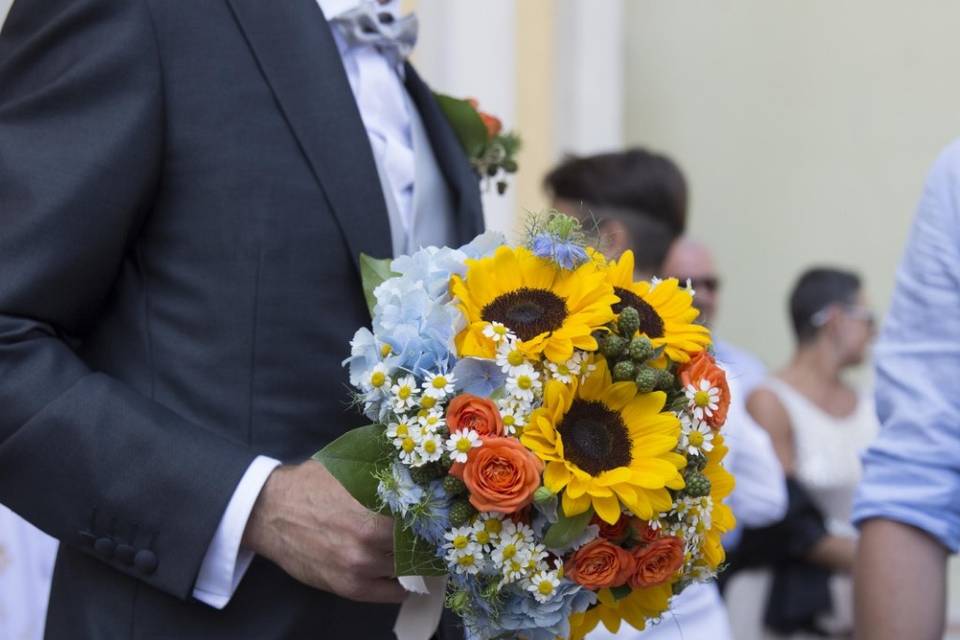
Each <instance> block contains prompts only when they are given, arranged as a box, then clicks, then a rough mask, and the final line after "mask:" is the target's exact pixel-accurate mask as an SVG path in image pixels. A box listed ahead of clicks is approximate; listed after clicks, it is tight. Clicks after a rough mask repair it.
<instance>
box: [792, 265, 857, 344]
mask: <svg viewBox="0 0 960 640" xmlns="http://www.w3.org/2000/svg"><path fill="white" fill-rule="evenodd" d="M861 286H862V284H861V281H860V276H858V275H857V274H856V273H853V272H852V271H846V270H843V269H836V268H833V267H816V268H813V269H808V270H806V271H804V272H803V274H802V275H801V276H800V278H799V279H798V280H797V282H796V284H795V285H793V291H792V292H791V293H790V320H791V322H792V323H793V332H794V335H795V336H796V338H797V342H798V343H801V344H802V343H804V342H808V341H809V340H812V339H813V338H815V337H816V335H817V333H818V332H819V330H820V327H819V326H817V323H816V322H815V320H814V316H816V315H817V313H818V312H821V311H823V310H824V309H826V308H828V307H829V306H830V305H834V304H852V303H853V302H854V300H855V299H856V297H857V294H858V293H859V292H860V289H861Z"/></svg>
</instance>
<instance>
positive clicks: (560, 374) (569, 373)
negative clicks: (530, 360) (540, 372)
mask: <svg viewBox="0 0 960 640" xmlns="http://www.w3.org/2000/svg"><path fill="white" fill-rule="evenodd" d="M583 357H584V356H583V352H582V351H574V352H573V357H571V358H570V359H569V360H567V361H566V362H564V363H563V364H557V363H556V362H550V361H547V369H549V370H550V377H551V378H553V379H554V380H556V381H558V382H562V383H563V384H570V383H571V382H573V380H574V379H575V378H576V377H577V376H579V375H580V369H581V368H582V367H583Z"/></svg>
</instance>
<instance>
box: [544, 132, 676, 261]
mask: <svg viewBox="0 0 960 640" xmlns="http://www.w3.org/2000/svg"><path fill="white" fill-rule="evenodd" d="M543 183H544V187H545V189H546V191H547V192H548V193H549V194H550V196H551V197H552V198H553V206H554V207H555V208H556V209H559V210H561V211H563V212H564V213H568V214H570V215H573V216H576V217H578V218H580V220H581V221H583V223H584V228H586V229H587V230H588V231H589V230H591V229H592V228H593V226H594V225H595V226H596V231H597V232H598V235H599V236H600V240H601V242H600V248H601V249H602V250H603V252H604V254H605V255H606V256H607V257H608V258H615V257H617V256H619V255H620V254H621V253H623V252H624V251H626V250H627V249H633V251H634V256H635V265H636V270H637V271H638V272H639V273H640V274H641V275H642V277H645V278H649V277H650V276H652V275H655V274H656V273H657V272H658V270H659V269H660V267H661V265H662V264H663V261H664V259H665V258H666V256H667V251H669V249H670V245H671V243H672V242H673V241H674V240H675V239H676V238H677V237H678V236H680V234H682V233H683V231H684V229H685V228H686V225H687V181H686V179H685V178H684V177H683V172H682V171H680V167H678V166H677V165H676V163H675V162H674V161H673V160H671V159H670V158H668V157H667V156H665V155H662V154H659V153H655V152H653V151H649V150H647V149H643V148H640V147H635V148H632V149H627V150H625V151H615V152H610V153H601V154H597V155H592V156H569V157H567V158H566V159H564V160H563V161H562V162H561V163H560V164H559V165H557V166H556V167H555V168H554V169H553V170H552V171H550V173H548V174H547V176H546V178H544V181H543ZM637 238H643V239H644V241H643V242H637V241H636V239H637Z"/></svg>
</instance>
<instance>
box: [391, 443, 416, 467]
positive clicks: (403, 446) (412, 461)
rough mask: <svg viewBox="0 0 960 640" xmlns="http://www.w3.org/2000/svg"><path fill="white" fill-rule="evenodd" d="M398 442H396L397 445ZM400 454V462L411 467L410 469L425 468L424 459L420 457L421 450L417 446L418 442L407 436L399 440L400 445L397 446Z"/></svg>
mask: <svg viewBox="0 0 960 640" xmlns="http://www.w3.org/2000/svg"><path fill="white" fill-rule="evenodd" d="M396 442H397V441H394V443H395V444H396ZM396 446H397V449H399V450H400V451H399V453H400V456H399V457H400V462H402V463H403V464H405V465H407V466H409V467H420V466H423V458H422V456H421V455H420V448H419V447H418V446H417V441H416V440H414V439H413V438H411V437H410V436H407V437H406V438H402V439H400V440H399V444H397V445H396Z"/></svg>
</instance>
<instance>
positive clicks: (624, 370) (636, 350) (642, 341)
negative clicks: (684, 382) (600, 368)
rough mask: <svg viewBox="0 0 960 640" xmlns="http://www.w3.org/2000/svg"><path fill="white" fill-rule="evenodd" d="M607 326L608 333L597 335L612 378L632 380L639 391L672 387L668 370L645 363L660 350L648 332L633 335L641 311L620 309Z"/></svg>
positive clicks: (670, 374) (666, 389) (637, 326)
mask: <svg viewBox="0 0 960 640" xmlns="http://www.w3.org/2000/svg"><path fill="white" fill-rule="evenodd" d="M607 329H609V332H608V333H604V334H601V335H598V342H599V343H600V344H599V346H600V353H602V354H603V355H604V357H606V359H607V362H608V363H610V371H611V373H612V375H613V379H614V381H616V382H627V381H632V382H634V383H636V385H637V390H638V391H640V392H641V393H649V392H651V391H668V390H670V389H672V388H673V385H674V382H675V381H674V377H673V374H672V373H670V371H669V370H667V369H660V368H657V367H651V366H649V364H648V363H649V362H650V360H652V359H654V358H656V357H657V356H658V355H659V354H658V353H657V350H656V349H655V348H654V347H653V343H652V342H650V339H649V338H648V337H647V336H643V335H636V333H637V331H638V330H639V329H640V314H639V313H637V310H636V309H634V308H633V307H626V308H625V309H623V310H622V311H621V312H620V315H619V316H618V317H617V320H616V321H615V322H613V323H612V324H611V325H609V326H608V327H607Z"/></svg>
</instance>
